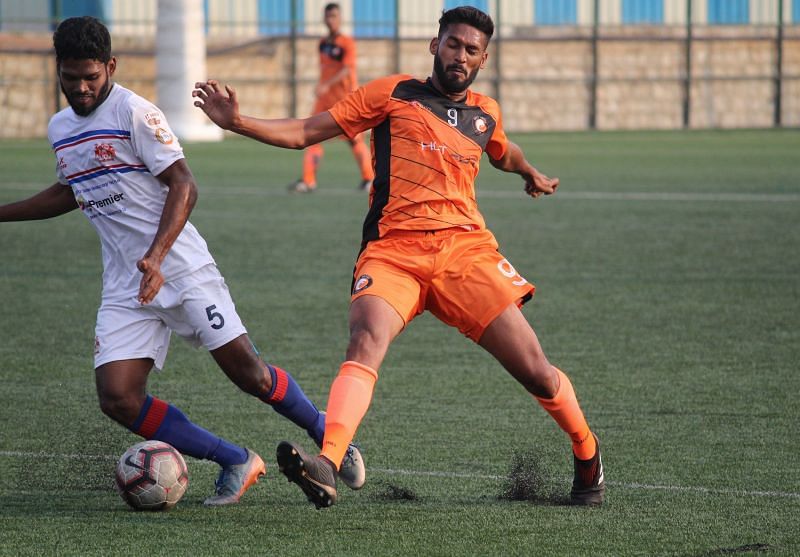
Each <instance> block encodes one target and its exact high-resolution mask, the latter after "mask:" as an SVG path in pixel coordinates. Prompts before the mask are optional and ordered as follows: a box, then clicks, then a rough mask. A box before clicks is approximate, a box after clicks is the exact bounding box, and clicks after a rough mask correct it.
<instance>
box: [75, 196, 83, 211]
mask: <svg viewBox="0 0 800 557" xmlns="http://www.w3.org/2000/svg"><path fill="white" fill-rule="evenodd" d="M75 202H76V203H77V204H78V208H79V209H80V210H81V211H85V210H86V198H85V197H83V196H82V195H79V196H78V197H76V198H75Z"/></svg>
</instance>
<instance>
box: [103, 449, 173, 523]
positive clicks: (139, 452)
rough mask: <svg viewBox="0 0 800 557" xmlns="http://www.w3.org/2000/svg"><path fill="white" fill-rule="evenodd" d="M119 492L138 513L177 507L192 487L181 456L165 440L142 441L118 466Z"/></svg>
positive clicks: (129, 450)
mask: <svg viewBox="0 0 800 557" xmlns="http://www.w3.org/2000/svg"><path fill="white" fill-rule="evenodd" d="M116 480H117V482H116V483H117V490H118V491H119V494H120V495H121V496H122V498H123V499H124V500H125V502H126V503H128V504H129V505H130V506H131V507H133V508H134V509H136V510H137V511H163V510H166V509H169V508H172V507H174V506H175V504H176V503H177V502H178V501H180V499H181V497H183V494H184V493H185V492H186V487H187V486H188V485H189V472H188V471H187V469H186V462H185V461H184V460H183V457H182V456H181V453H179V452H178V451H176V450H175V448H174V447H173V446H172V445H169V444H167V443H164V442H162V441H142V442H141V443H137V444H136V445H134V446H132V447H131V448H130V449H128V450H127V451H125V454H123V455H122V456H121V457H120V459H119V462H118V463H117V472H116Z"/></svg>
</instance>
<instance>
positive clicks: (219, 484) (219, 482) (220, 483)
mask: <svg viewBox="0 0 800 557" xmlns="http://www.w3.org/2000/svg"><path fill="white" fill-rule="evenodd" d="M227 478H228V471H227V470H225V468H223V469H222V470H221V471H220V473H219V477H218V478H217V479H216V481H214V492H215V493H216V494H217V495H222V488H223V487H225V480H227Z"/></svg>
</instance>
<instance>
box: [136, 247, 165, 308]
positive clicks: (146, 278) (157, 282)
mask: <svg viewBox="0 0 800 557" xmlns="http://www.w3.org/2000/svg"><path fill="white" fill-rule="evenodd" d="M136 268H137V269H139V270H140V271H141V272H142V280H141V281H140V282H139V295H138V297H137V299H138V300H139V303H140V304H142V305H144V304H149V303H150V302H152V301H153V298H155V297H156V294H158V291H159V290H161V285H163V284H164V275H162V274H161V264H160V263H158V262H157V261H156V260H154V259H151V258H148V257H144V258H142V259H140V260H139V261H137V262H136Z"/></svg>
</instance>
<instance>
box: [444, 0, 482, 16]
mask: <svg viewBox="0 0 800 557" xmlns="http://www.w3.org/2000/svg"><path fill="white" fill-rule="evenodd" d="M458 6H472V7H473V8H478V9H479V10H480V11H482V12H485V13H487V14H488V13H489V0H445V1H444V9H445V10H452V9H453V8H457V7H458Z"/></svg>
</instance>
